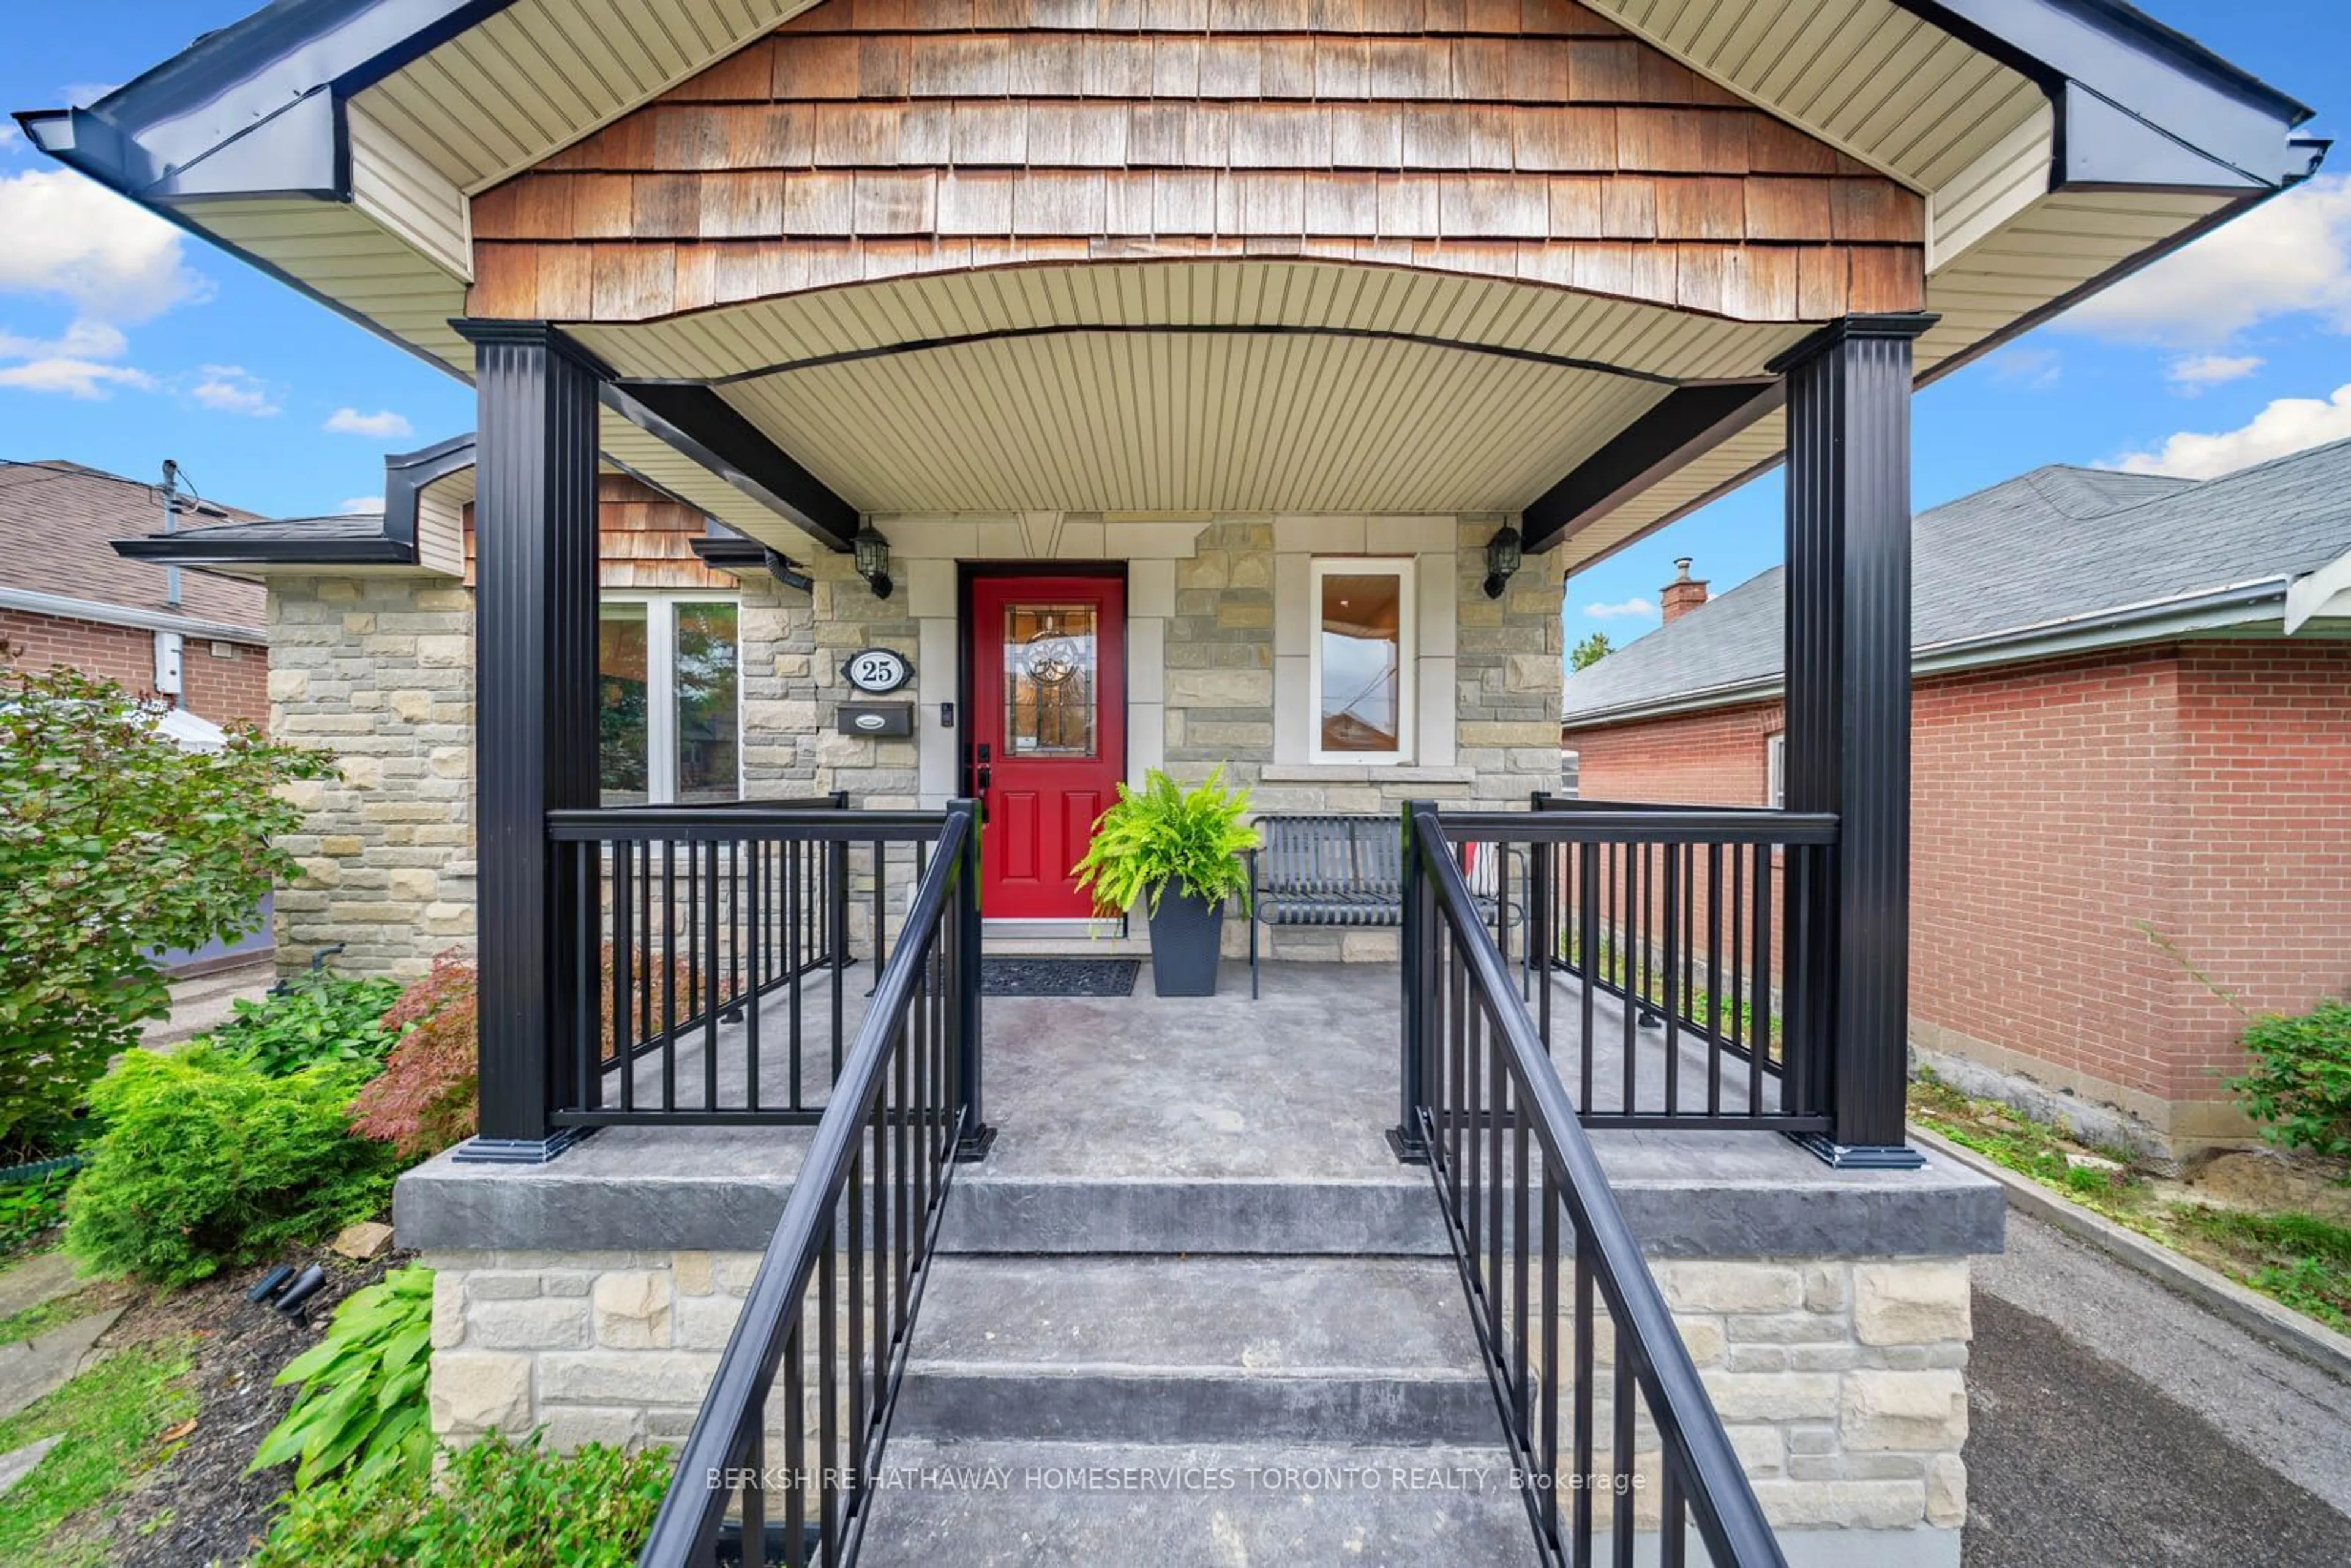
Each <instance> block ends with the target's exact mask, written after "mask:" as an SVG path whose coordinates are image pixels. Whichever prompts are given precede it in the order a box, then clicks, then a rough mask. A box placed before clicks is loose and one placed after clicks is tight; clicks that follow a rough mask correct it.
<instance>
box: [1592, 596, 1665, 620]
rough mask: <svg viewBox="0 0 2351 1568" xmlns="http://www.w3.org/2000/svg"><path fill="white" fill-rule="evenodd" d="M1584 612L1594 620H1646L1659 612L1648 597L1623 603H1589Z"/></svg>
mask: <svg viewBox="0 0 2351 1568" xmlns="http://www.w3.org/2000/svg"><path fill="white" fill-rule="evenodd" d="M1583 612H1584V613H1585V614H1586V615H1589V616H1591V617H1592V618H1593V620H1594V621H1630V620H1634V619H1635V618H1638V619H1641V620H1646V619H1647V618H1649V617H1650V616H1652V615H1655V614H1656V612H1657V607H1656V605H1655V604H1652V603H1650V602H1649V601H1647V600H1646V599H1627V600H1625V601H1624V602H1623V603H1621V604H1587V605H1585V606H1584V607H1583Z"/></svg>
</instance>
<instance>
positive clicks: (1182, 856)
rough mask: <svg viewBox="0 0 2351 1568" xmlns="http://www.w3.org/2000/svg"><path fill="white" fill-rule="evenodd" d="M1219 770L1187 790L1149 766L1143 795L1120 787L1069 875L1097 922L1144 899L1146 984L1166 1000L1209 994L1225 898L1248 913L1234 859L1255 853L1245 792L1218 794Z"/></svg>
mask: <svg viewBox="0 0 2351 1568" xmlns="http://www.w3.org/2000/svg"><path fill="white" fill-rule="evenodd" d="M1224 771H1225V770H1224V769H1223V768H1221V767H1219V768H1217V769H1215V770H1214V771H1213V772H1211V773H1210V774H1209V775H1208V777H1207V781H1206V782H1205V783H1202V784H1200V785H1198V786H1197V787H1196V788H1194V789H1184V788H1183V787H1182V786H1180V785H1178V784H1177V783H1176V782H1175V780H1174V779H1170V778H1169V777H1168V776H1167V775H1166V774H1165V773H1163V772H1161V771H1160V770H1159V769H1158V768H1153V769H1151V771H1150V772H1149V773H1147V774H1145V775H1144V780H1143V788H1142V789H1129V788H1128V787H1127V786H1126V785H1124V784H1121V785H1120V786H1119V787H1118V803H1117V804H1116V805H1114V806H1113V807H1112V808H1111V809H1110V810H1107V811H1104V812H1103V813H1102V817H1101V820H1100V821H1096V822H1095V823H1094V839H1093V842H1092V845H1091V846H1089V847H1088V848H1087V850H1086V853H1085V858H1084V859H1083V860H1081V861H1080V862H1078V863H1077V865H1076V867H1075V868H1074V869H1075V871H1076V872H1077V873H1078V885H1079V886H1080V887H1081V888H1085V889H1088V890H1089V891H1091V892H1092V894H1093V900H1094V910H1095V912H1096V913H1097V914H1099V915H1104V916H1107V917H1113V918H1114V917H1116V916H1118V915H1124V914H1125V913H1126V912H1127V911H1128V910H1129V909H1131V908H1133V907H1134V902H1135V900H1136V899H1138V898H1140V899H1142V900H1144V904H1145V909H1146V912H1147V914H1148V915H1149V916H1150V920H1151V981H1152V986H1153V988H1155V990H1156V991H1157V992H1158V994H1159V995H1161V996H1163V997H1211V996H1214V995H1216V993H1217V954H1218V950H1219V945H1220V944H1221V942H1222V940H1223V937H1224V927H1225V900H1226V899H1227V898H1228V897H1230V896H1232V895H1234V894H1238V895H1239V897H1240V901H1241V913H1242V914H1243V915H1248V913H1249V873H1248V872H1247V871H1245V870H1244V869H1243V868H1242V864H1241V861H1240V858H1239V857H1240V854H1241V852H1243V851H1244V850H1253V849H1255V848H1257V844H1258V837H1257V830H1256V829H1255V828H1252V827H1250V826H1249V825H1248V824H1247V823H1245V822H1243V821H1241V818H1242V816H1243V815H1244V814H1245V813H1247V812H1248V810H1249V792H1248V791H1247V790H1245V789H1226V788H1224V783H1223V779H1224Z"/></svg>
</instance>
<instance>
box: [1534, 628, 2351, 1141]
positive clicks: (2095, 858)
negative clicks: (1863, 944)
mask: <svg viewBox="0 0 2351 1568" xmlns="http://www.w3.org/2000/svg"><path fill="white" fill-rule="evenodd" d="M1780 722H1781V721H1780V714H1779V706H1778V705H1777V704H1776V703H1767V704H1756V705H1750V706H1743V707H1738V708H1728V709H1720V710H1716V711H1712V712H1708V713H1699V714H1690V715H1685V716H1675V717H1667V718H1662V719H1655V720H1650V721H1647V722H1645V723H1638V724H1625V725H1617V726H1613V727H1606V728H1603V729H1594V730H1582V731H1571V732H1569V734H1568V735H1567V736H1566V738H1565V744H1566V745H1567V746H1568V747H1571V748H1572V749H1574V750H1575V751H1577V752H1578V753H1579V754H1580V756H1581V767H1582V776H1581V780H1580V792H1581V793H1582V794H1583V795H1584V796H1585V797H1587V798H1590V799H1594V800H1610V799H1615V800H1683V801H1694V802H1703V803H1712V804H1723V805H1756V804H1761V803H1762V801H1763V800H1764V799H1765V791H1766V789H1767V784H1766V778H1767V774H1766V766H1767V765H1766V762H1765V758H1764V737H1766V736H1767V735H1768V734H1770V733H1771V732H1773V731H1775V730H1777V729H1778V728H1779V727H1780ZM1911 744H1912V755H1913V769H1912V790H1911V800H1912V810H1913V821H1912V849H1911V890H1912V891H1911V1012H1912V1017H1913V1018H1914V1019H1915V1020H1917V1021H1918V1022H1919V1023H1921V1024H1928V1025H1934V1026H1938V1027H1939V1028H1940V1029H1942V1030H1949V1031H1951V1032H1952V1033H1955V1034H1958V1035H1963V1036H1967V1037H1969V1038H1970V1039H1973V1040H1983V1041H1988V1042H1991V1043H1992V1044H1995V1045H1999V1046H2003V1047H2006V1048H2008V1049H2010V1050H2011V1051H2018V1052H2022V1053H2023V1054H2025V1055H2028V1056H2031V1057H2033V1058H2036V1059H2038V1060H2040V1061H2044V1062H2048V1063H2051V1064H2053V1065H2054V1066H2056V1067H2059V1068H2061V1069H2064V1070H2065V1071H2069V1072H2077V1073H2082V1074H2085V1075H2088V1076H2091V1077H2094V1078H2095V1079H2097V1080H2100V1081H2102V1082H2105V1083H2109V1084H2114V1085H2117V1086H2120V1087H2121V1088H2123V1089H2126V1090H2129V1091H2134V1092H2137V1094H2140V1095H2145V1096H2148V1097H2151V1098H2152V1099H2155V1100H2158V1101H2167V1102H2171V1103H2176V1104H2189V1103H2205V1104H2208V1105H2210V1104H2212V1103H2218V1102H2221V1101H2224V1100H2226V1099H2227V1095H2226V1093H2225V1092H2224V1091H2223V1090H2221V1089H2220V1086H2219V1083H2218V1082H2217V1074H2219V1073H2226V1072H2231V1071H2239V1070H2240V1067H2241V1058H2240V1055H2239V1053H2238V1051H2237V1050H2236V1046H2235V1041H2236V1038H2237V1036H2238V1034H2239V1033H2240V1032H2241V1030H2242V1028H2243V1020H2242V1019H2241V1017H2240V1016H2239V1014H2238V1013H2237V1012H2236V1011H2235V1010H2234V1009H2232V1008H2231V1006H2229V1004H2228V1003H2226V1002H2224V1001H2222V1000H2221V999H2220V998H2217V997H2215V996H2214V995H2213V994H2212V992H2211V990H2210V988H2208V987H2207V986H2206V985H2205V984H2204V982H2203V981H2201V980H2199V979H2198V978H2196V977H2195V976H2194V975H2192V974H2190V973H2189V966H2190V965H2192V966H2194V967H2195V968H2197V969H2199V970H2201V971H2202V972H2203V973H2205V974H2206V975H2209V976H2210V977H2211V979H2212V980H2213V981H2215V982H2217V983H2218V984H2220V985H2221V986H2223V987H2226V988H2230V989H2231V990H2232V991H2235V992H2237V993H2239V994H2240V996H2241V998H2242V1000H2243V1001H2244V1002H2245V1004H2246V1005H2247V1006H2249V1007H2252V1008H2253V1009H2256V1010H2264V1009H2281V1010H2288V1011H2300V1010H2302V1009H2306V1008H2308V1007H2309V1006H2311V1005H2312V1004H2313V1003H2314V1002H2315V1001H2316V1000H2317V999H2318V998H2320V997H2321V996H2325V995H2329V994H2336V995H2339V994H2342V993H2343V992H2344V991H2345V990H2346V988H2351V830H2346V823H2351V644H2346V643H2254V642H2241V643H2190V644H2186V645H2183V646H2179V647H2162V648H2142V649H2136V650H2126V651H2123V652H2119V653H2108V654H2099V655H2088V656H2084V657H2080V658H2074V659H2065V660H2054V661H2049V662H2045V663H2042V664H2031V665H2024V666H2012V667H2009V668H2005V669H2001V670H1994V671H1984V672H1977V673H1970V674H1958V675H1949V676H1943V677H1939V678H1933V679H1928V680H1924V681H1921V682H1920V683H1919V685H1918V687H1917V695H1916V700H1915V703H1914V706H1913V711H1912V740H1911ZM2158 937H2159V938H2160V939H2161V940H2160V941H2158V939H2157V938H2158ZM2193 1120H2195V1121H2196V1122H2198V1123H2199V1124H2201V1125H2206V1126H2210V1125H2212V1124H2213V1123H2212V1118H2211V1117H2210V1115H2209V1114H2206V1115H2202V1116H2199V1117H2196V1118H2193Z"/></svg>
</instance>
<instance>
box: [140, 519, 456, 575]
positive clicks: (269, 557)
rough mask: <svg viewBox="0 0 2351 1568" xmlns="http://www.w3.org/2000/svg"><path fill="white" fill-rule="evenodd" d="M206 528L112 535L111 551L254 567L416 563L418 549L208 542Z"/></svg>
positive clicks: (386, 542) (348, 543) (379, 543)
mask: <svg viewBox="0 0 2351 1568" xmlns="http://www.w3.org/2000/svg"><path fill="white" fill-rule="evenodd" d="M211 531H212V530H211V529H208V528H198V529H195V530H193V531H192V532H189V533H184V534H155V535H151V536H149V537H148V538H136V539H116V540H114V541H113V549H114V553H115V554H117V555H119V556H121V557H122V558H124V559H127V560H160V561H167V562H171V563H172V564H174V565H178V566H208V567H220V568H225V569H230V570H234V569H235V568H237V567H256V566H288V567H290V566H344V567H348V566H414V565H415V564H416V547H415V546H413V545H402V544H400V543H398V542H397V541H395V540H392V539H389V538H372V539H368V538H360V539H352V538H340V539H305V538H299V537H298V536H292V535H290V534H289V537H287V538H274V539H272V538H242V539H221V540H208V539H206V538H204V535H205V534H207V533H209V532H211Z"/></svg>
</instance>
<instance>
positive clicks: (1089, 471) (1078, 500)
mask: <svg viewBox="0 0 2351 1568" xmlns="http://www.w3.org/2000/svg"><path fill="white" fill-rule="evenodd" d="M1228 326H1241V327H1267V328H1276V329H1310V330H1306V331H1297V332H1293V331H1268V332H1262V333H1259V332H1241V333H1221V332H1196V331H1190V330H1183V329H1192V328H1216V327H1228ZM1157 328H1167V329H1172V330H1165V331H1159V330H1153V329H1157ZM1040 329H1072V330H1050V331H1043V332H1040ZM1311 329H1327V330H1323V331H1316V330H1311ZM1806 330H1807V329H1806V328H1804V327H1802V326H1791V325H1757V324H1753V323H1745V322H1733V321H1726V320H1721V319H1714V318H1708V317H1697V316H1688V315H1684V314H1681V313H1678V312H1676V311H1671V310H1667V309H1663V308H1658V307H1656V306H1650V305H1644V304H1639V303H1635V302H1632V301H1625V300H1614V299H1604V298H1594V297H1593V296H1589V295H1579V294H1574V293H1571V292H1568V291H1565V290H1562V289H1557V288H1552V287H1543V286H1539V285H1530V284H1510V283H1502V282H1499V281H1495V280H1492V279H1486V278H1478V277H1461V276H1455V275H1438V274H1428V273H1417V272H1408V271H1402V270H1396V269H1387V268H1378V267H1358V266H1344V265H1336V264H1332V263H1323V262H1303V261H1260V262H1247V263H1234V262H1229V261H1226V262H1199V261H1185V262H1149V263H1118V264H1095V265H1089V266H1083V267H1029V268H1021V269H1010V270H1003V271H996V272H985V273H968V274H950V275H945V276H932V277H913V278H903V279H898V280H894V281H893V282H889V283H883V284H874V285H865V286H859V287H847V288H841V289H836V290H829V291H825V292H821V293H815V294H806V295H799V296H793V297H789V298H783V299H778V300H768V301H762V302H760V303H758V304H755V305H747V306H738V307H733V308H726V309H723V310H716V311H708V312H703V313H699V314H695V315H691V316H684V317H679V318H675V319H670V320H666V321H660V322H653V323H643V324H633V325H629V326H606V327H580V328H578V329H576V331H577V334H578V336H579V337H580V340H582V341H583V343H584V344H585V345H586V346H587V347H589V348H590V349H591V350H593V351H595V352H596V353H597V354H599V355H600V356H602V357H603V358H605V359H606V360H607V361H609V362H611V364H613V365H614V366H615V367H616V368H617V369H619V370H621V371H622V372H623V373H624V374H628V375H632V376H643V377H652V378H677V379H689V380H701V379H705V378H735V379H732V380H729V381H727V382H726V385H725V391H726V396H727V397H728V399H729V401H730V402H733V403H734V404H735V406H736V407H737V409H739V410H740V411H742V412H743V413H745V414H746V415H747V416H748V417H749V418H750V419H751V420H752V421H753V422H754V423H757V424H758V425H759V426H760V427H761V428H762V429H764V430H765V431H767V432H768V434H770V435H772V436H774V437H775V438H776V439H777V440H778V442H779V443H781V444H783V445H784V446H785V447H786V448H787V449H788V450H789V451H790V452H791V453H792V454H793V455H794V456H795V457H797V458H799V460H800V461H801V462H803V463H805V464H807V465H808V466H809V467H810V470H811V471H812V472H814V473H815V474H816V475H817V476H819V477H820V478H821V479H823V480H824V481H825V482H826V483H827V484H829V485H831V486H832V487H833V488H834V489H836V490H837V491H839V492H840V493H841V495H842V496H843V497H846V498H847V499H848V500H849V501H851V502H852V504H853V505H855V506H857V507H859V508H860V509H861V510H864V511H868V512H924V511H953V510H973V509H977V510H1019V509H1024V508H1035V507H1050V508H1061V509H1070V510H1088V511H1091V510H1106V511H1135V512H1159V511H1212V510H1237V511H1238V510H1261V511H1275V510H1289V511H1315V510H1381V511H1397V510H1402V511H1413V510H1427V511H1448V510H1479V511H1485V510H1494V511H1509V510H1515V509H1517V508H1519V507H1523V506H1524V505H1525V504H1526V503H1527V502H1528V501H1530V500H1531V499H1532V498H1533V497H1535V496H1537V495H1540V494H1541V492H1542V490H1543V489H1544V488H1546V487H1547V486H1549V485H1550V484H1551V483H1552V482H1553V481H1555V480H1556V479H1557V478H1558V477H1559V476H1560V475H1561V474H1562V473H1564V472H1566V471H1567V469H1568V468H1570V467H1572V466H1573V465H1574V464H1575V463H1576V462H1578V461H1580V460H1582V459H1583V457H1585V456H1588V455H1591V454H1592V453H1593V451H1595V450H1596V449H1597V448H1598V446H1599V445H1600V444H1602V443H1603V442H1604V441H1605V440H1606V439H1608V438H1609V437H1610V436H1612V435H1614V434H1615V433H1616V432H1617V431H1619V430H1621V429H1622V428H1624V426H1625V424H1627V423H1631V421H1633V420H1634V419H1636V418H1638V417H1639V415H1640V414H1641V413H1645V412H1646V411H1647V410H1648V409H1649V408H1651V407H1653V406H1654V405H1655V404H1656V402H1657V401H1658V400H1659V399H1660V398H1662V397H1663V396H1664V395H1665V394H1666V392H1667V391H1669V390H1670V385H1669V381H1678V380H1712V379H1722V378H1738V377H1751V376H1755V375H1757V374H1759V373H1760V372H1761V369H1762V367H1763V366H1764V364H1765V363H1766V362H1768V361H1770V360H1771V358H1772V357H1773V356H1774V355H1776V354H1777V353H1779V352H1780V351H1781V350H1783V349H1785V348H1787V347H1789V346H1791V345H1792V344H1793V343H1795V342H1796V341H1798V340H1801V339H1802V336H1803V335H1804V333H1805V331H1806ZM1366 334H1395V336H1374V335H1366ZM909 343H916V344H926V345H930V346H927V347H921V348H915V349H912V350H903V351H897V352H883V353H873V352H872V351H871V350H876V349H890V348H892V347H893V346H898V345H905V344H909ZM1448 343H1467V344H1475V345H1479V346H1481V347H1480V349H1479V350H1472V349H1468V348H1462V347H1451V346H1447V344H1448ZM1485 349H1492V350H1503V351H1501V352H1489V351H1482V350H1485ZM1557 361H1583V362H1584V363H1575V362H1568V363H1562V362H1557ZM1592 365H1599V366H1611V367H1618V368H1621V369H1622V370H1624V371H1631V372H1634V373H1631V374H1617V373H1610V372H1609V371H1605V370H1601V369H1595V368H1588V367H1589V366H1592ZM777 367H788V368H780V369H779V368H777ZM750 531H753V532H755V533H758V532H760V531H761V530H759V529H756V528H755V529H752V530H750Z"/></svg>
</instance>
